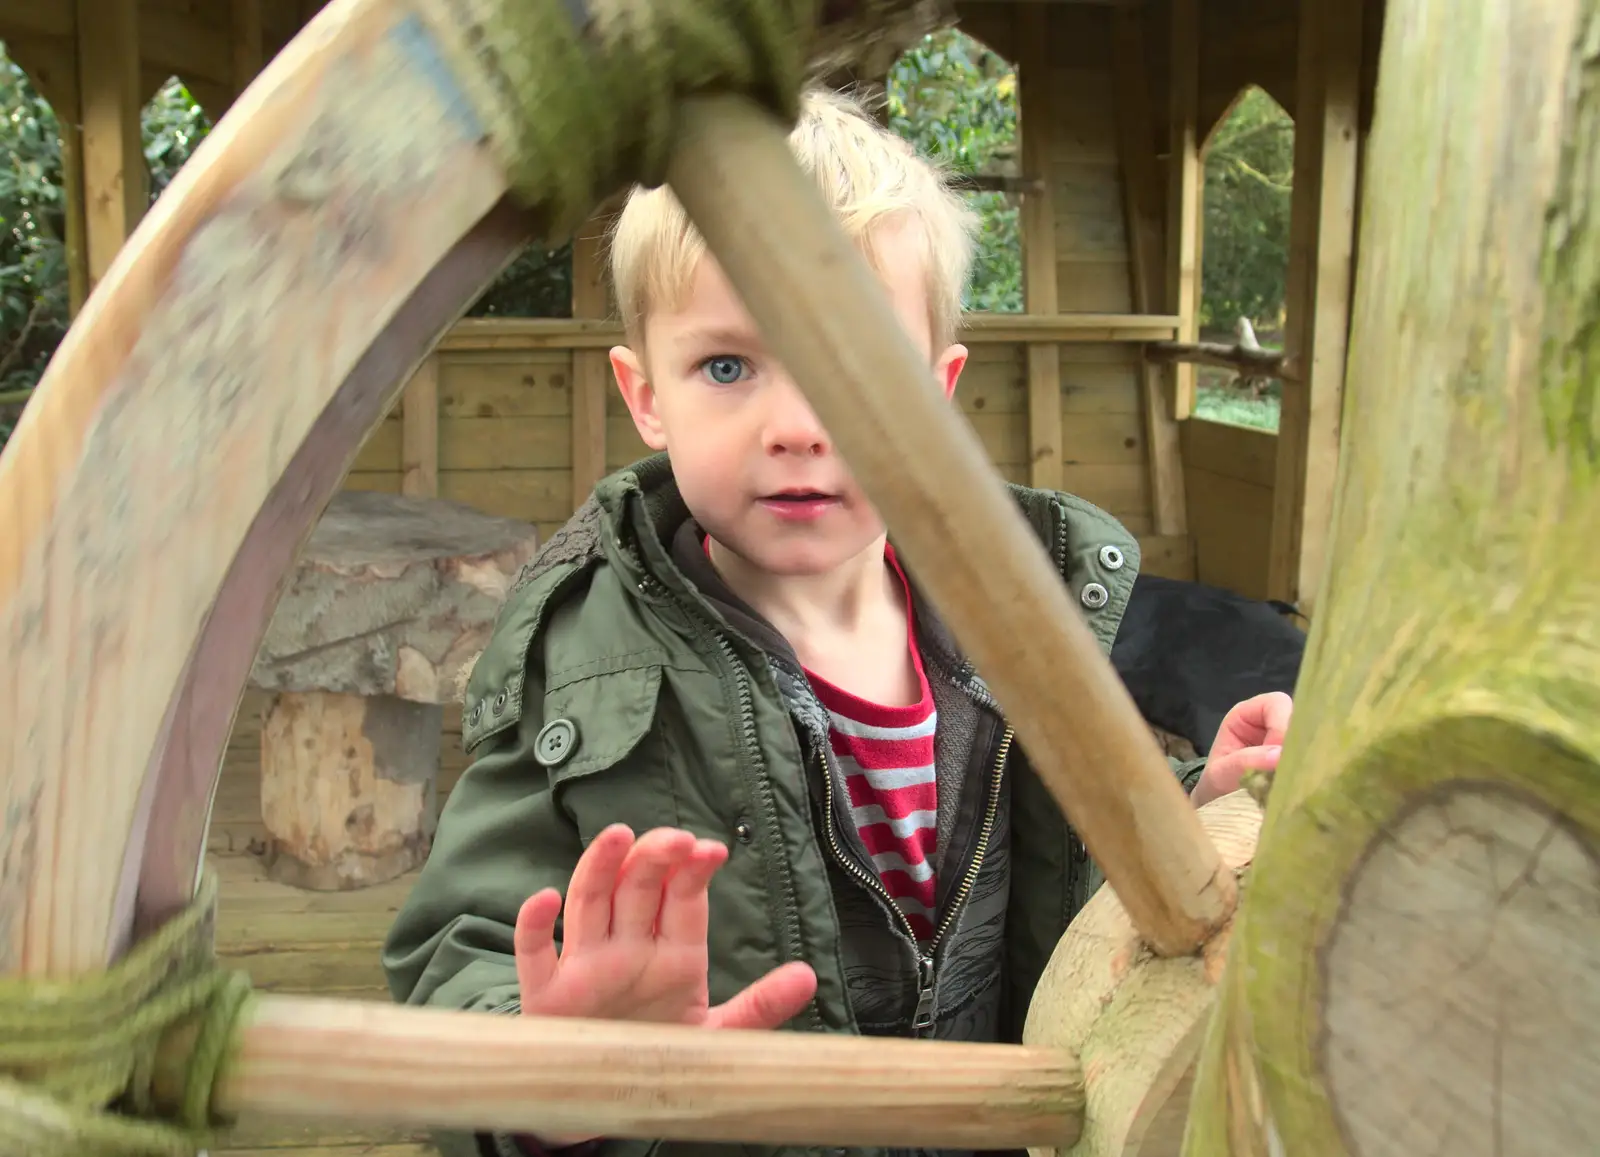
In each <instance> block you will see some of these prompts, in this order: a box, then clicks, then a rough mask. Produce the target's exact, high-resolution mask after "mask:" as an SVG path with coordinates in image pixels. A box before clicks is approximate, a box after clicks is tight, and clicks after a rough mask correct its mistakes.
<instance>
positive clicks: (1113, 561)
mask: <svg viewBox="0 0 1600 1157" xmlns="http://www.w3.org/2000/svg"><path fill="white" fill-rule="evenodd" d="M1100 565H1101V566H1103V567H1105V568H1106V569H1107V570H1121V569H1122V552H1121V551H1120V550H1118V549H1117V548H1116V547H1114V546H1112V545H1111V544H1110V543H1107V544H1106V545H1105V546H1102V547H1101V548H1100Z"/></svg>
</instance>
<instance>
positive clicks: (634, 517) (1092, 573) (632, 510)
mask: <svg viewBox="0 0 1600 1157" xmlns="http://www.w3.org/2000/svg"><path fill="white" fill-rule="evenodd" d="M1006 488H1007V490H1008V491H1009V493H1010V494H1011V496H1012V498H1013V499H1014V500H1015V501H1016V502H1017V504H1018V506H1019V507H1020V509H1021V510H1022V513H1023V516H1024V517H1025V518H1026V519H1027V521H1028V525H1029V526H1030V527H1031V528H1032V529H1033V531H1034V533H1035V534H1036V535H1037V536H1038V538H1039V540H1040V543H1041V545H1043V546H1044V548H1045V550H1046V552H1047V553H1048V555H1049V557H1050V559H1051V561H1052V562H1053V563H1054V564H1055V567H1056V570H1057V571H1058V573H1060V574H1061V576H1062V578H1063V580H1064V581H1065V583H1066V585H1067V589H1068V592H1069V594H1070V595H1071V597H1072V598H1073V599H1074V600H1075V601H1077V602H1078V603H1079V605H1080V606H1081V607H1082V608H1083V609H1084V611H1085V614H1086V616H1087V621H1088V624H1089V627H1090V629H1091V630H1092V631H1093V632H1094V634H1095V637H1096V639H1097V640H1098V641H1099V642H1100V644H1101V646H1102V647H1103V648H1104V649H1105V650H1107V651H1109V650H1110V648H1111V644H1112V642H1113V641H1114V640H1115V638H1116V634H1117V628H1118V625H1119V624H1120V623H1121V619H1122V613H1123V611H1124V609H1125V608H1126V607H1127V603H1128V598H1129V596H1130V595H1131V594H1132V591H1133V581H1134V578H1135V576H1136V575H1137V574H1138V570H1139V561H1140V556H1139V544H1138V540H1137V539H1135V538H1134V537H1133V536H1132V535H1131V534H1129V533H1128V531H1127V530H1126V528H1124V527H1123V526H1122V524H1121V523H1120V522H1118V521H1117V520H1116V519H1115V518H1113V517H1112V516H1111V515H1110V514H1108V513H1106V512H1105V511H1103V510H1100V509H1099V508H1098V507H1095V506H1094V505H1092V504H1091V503H1088V502H1085V501H1084V500H1083V499H1081V498H1077V497H1075V496H1073V495H1069V494H1061V493H1059V492H1056V491H1051V490H1041V489H1035V488H1032V487H1026V486H1019V485H1017V484H1015V483H1007V484H1006ZM595 501H596V502H597V504H598V505H599V507H600V518H601V523H602V528H603V533H602V534H601V536H600V537H601V541H600V549H601V550H602V552H603V553H604V555H605V557H606V559H607V561H608V562H610V563H611V565H612V566H614V567H616V568H617V569H618V570H619V571H620V572H622V573H623V574H625V575H626V576H627V579H628V581H629V583H630V584H631V585H632V586H633V587H634V588H635V589H636V590H638V591H639V592H640V593H641V594H648V593H649V592H651V591H652V590H661V589H663V588H665V589H668V590H672V591H674V592H676V593H677V594H679V595H680V596H687V597H690V598H692V599H694V600H695V601H697V602H698V603H700V604H701V605H702V607H704V608H705V609H706V610H712V608H711V607H710V606H709V604H708V603H707V601H706V600H705V598H704V597H703V595H702V594H701V593H700V592H699V591H698V589H697V588H696V585H695V584H694V583H693V582H692V581H691V580H690V579H689V578H688V576H686V575H685V574H684V573H683V571H682V569H681V568H680V567H679V566H678V565H677V564H676V563H675V562H674V561H673V558H672V542H673V539H674V537H675V536H676V535H677V534H678V532H679V531H680V529H681V528H682V527H683V526H684V524H685V523H686V522H687V521H688V520H689V518H690V514H689V509H688V507H687V506H686V505H685V504H684V501H683V498H682V495H681V494H680V493H679V491H678V486H677V482H676V480H675V479H674V477H673V474H672V467H671V464H670V462H669V461H668V458H667V455H666V454H665V453H660V454H653V455H651V456H649V457H647V458H643V459H641V460H639V461H638V462H635V463H633V464H632V465H630V466H627V467H624V468H623V469H621V470H618V471H616V472H615V473H613V474H611V475H609V476H607V477H606V478H604V479H602V480H601V482H600V483H599V484H598V485H597V486H596V488H595ZM890 540H891V542H892V541H893V535H892V534H891V536H890ZM906 573H907V578H908V580H909V581H910V583H911V587H912V593H913V596H914V598H915V599H916V603H917V613H918V616H919V620H920V621H921V622H922V623H923V624H925V628H926V633H927V637H928V641H929V642H930V644H932V645H934V646H937V647H939V648H940V649H941V650H943V651H944V652H945V653H946V655H947V656H948V657H949V658H951V659H952V660H955V661H959V655H960V649H959V648H958V647H957V646H956V643H955V640H954V638H953V636H952V635H951V634H950V632H949V630H948V628H947V627H946V626H945V625H944V623H943V621H942V619H941V618H940V616H939V615H938V613H937V611H936V610H935V609H934V607H933V605H932V603H931V602H930V601H929V600H928V598H927V596H926V593H925V592H924V591H923V590H922V588H921V586H920V584H919V583H918V582H917V577H916V574H915V572H914V570H913V569H912V568H911V567H910V566H907V568H906ZM713 613H717V612H716V611H714V610H713ZM719 617H720V616H719Z"/></svg>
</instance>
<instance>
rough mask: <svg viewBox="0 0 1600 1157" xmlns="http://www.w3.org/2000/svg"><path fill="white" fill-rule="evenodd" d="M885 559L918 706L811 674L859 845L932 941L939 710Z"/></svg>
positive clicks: (915, 927) (922, 936) (921, 934)
mask: <svg viewBox="0 0 1600 1157" xmlns="http://www.w3.org/2000/svg"><path fill="white" fill-rule="evenodd" d="M886 558H887V560H888V562H889V564H890V565H891V566H892V567H894V570H895V573H896V574H897V575H898V576H899V578H900V582H901V586H902V587H903V588H904V589H905V592H906V624H907V636H908V638H907V645H908V646H909V647H910V650H911V660H912V664H913V665H914V666H915V668H916V672H917V684H918V686H919V687H920V688H921V694H920V696H919V698H918V700H917V702H916V703H914V704H911V705H910V706H884V705H882V704H879V703H871V702H868V701H867V700H865V699H862V698H860V697H858V696H855V695H852V694H851V693H850V692H848V691H845V690H844V689H843V688H840V687H837V686H835V685H834V684H832V683H830V682H828V681H827V680H826V679H824V678H822V677H821V676H820V675H818V674H816V673H815V672H813V671H807V672H806V675H807V677H808V678H809V679H810V682H811V686H812V688H813V689H814V690H815V691H816V694H817V698H818V699H819V700H820V701H821V703H822V706H823V707H824V708H826V709H827V712H828V719H829V728H828V732H829V734H828V738H829V740H830V742H831V746H832V748H833V760H834V762H835V763H836V764H837V765H838V767H839V771H840V772H841V773H842V774H843V776H844V781H845V786H846V789H847V790H848V792H849V795H850V814H851V816H852V818H853V819H854V820H855V825H856V830H857V831H858V832H859V833H860V835H861V842H862V843H863V844H864V845H865V846H866V849H867V852H868V854H869V855H871V857H872V863H873V866H874V867H875V868H876V869H877V872H878V877H879V879H880V880H882V881H883V885H884V887H885V889H887V890H888V893H889V895H890V896H891V897H892V898H893V900H894V902H895V905H896V906H897V907H898V908H899V909H900V910H901V911H902V912H904V913H905V916H906V920H907V922H908V923H909V924H910V926H911V929H912V931H913V932H915V933H916V936H917V939H918V940H921V941H927V940H929V939H931V938H932V937H933V930H934V923H935V919H936V914H935V910H934V885H935V879H934V872H933V853H934V849H935V845H936V841H937V839H938V831H939V798H938V789H937V784H936V782H935V779H934V742H933V740H934V731H935V728H936V727H937V725H938V712H937V711H936V710H935V708H934V703H933V692H932V690H931V689H930V688H929V686H928V676H927V674H926V672H924V670H923V667H922V655H921V653H920V652H919V651H918V649H917V639H916V629H915V624H914V621H913V618H912V613H913V612H912V603H911V590H910V587H909V585H908V584H907V583H906V581H905V574H904V573H903V572H902V571H901V569H900V564H899V561H898V560H897V559H896V558H895V557H894V551H893V550H892V549H889V550H887V551H886Z"/></svg>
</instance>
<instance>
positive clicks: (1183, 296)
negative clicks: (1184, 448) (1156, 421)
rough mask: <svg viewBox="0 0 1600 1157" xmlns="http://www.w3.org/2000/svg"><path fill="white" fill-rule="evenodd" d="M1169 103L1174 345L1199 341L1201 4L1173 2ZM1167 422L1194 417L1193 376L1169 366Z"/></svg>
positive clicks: (1169, 287) (1169, 296)
mask: <svg viewBox="0 0 1600 1157" xmlns="http://www.w3.org/2000/svg"><path fill="white" fill-rule="evenodd" d="M1169 40H1170V43H1171V64H1170V68H1169V72H1168V83H1169V84H1170V85H1171V101H1170V103H1169V116H1168V122H1167V129H1168V140H1167V276H1166V284H1165V286H1164V289H1165V292H1166V302H1167V312H1168V313H1170V314H1173V315H1175V316H1176V317H1177V318H1178V338H1177V340H1178V341H1182V342H1192V341H1194V340H1195V339H1196V338H1198V337H1199V324H1198V321H1199V316H1198V315H1199V305H1200V192H1201V189H1200V176H1201V173H1200V139H1199V131H1200V130H1199V119H1200V111H1199V109H1200V0H1172V24H1171V36H1170V37H1169ZM1168 380H1169V381H1170V382H1171V383H1172V416H1173V417H1174V418H1175V419H1176V420H1178V421H1180V422H1181V421H1183V420H1184V419H1185V418H1187V417H1189V416H1190V415H1191V414H1193V413H1194V397H1195V370H1194V366H1192V365H1189V364H1187V363H1184V362H1174V363H1173V364H1172V368H1171V369H1170V370H1169V371H1168Z"/></svg>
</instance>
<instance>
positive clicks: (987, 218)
mask: <svg viewBox="0 0 1600 1157" xmlns="http://www.w3.org/2000/svg"><path fill="white" fill-rule="evenodd" d="M886 87H887V106H888V107H887V112H888V123H889V127H890V128H891V129H893V130H894V131H895V132H896V133H897V134H899V135H900V136H901V137H903V138H905V139H906V140H908V141H910V142H911V143H912V144H913V145H915V146H916V148H917V150H918V151H919V152H921V153H922V154H923V155H924V156H927V157H931V158H933V159H935V160H936V161H938V162H939V163H940V164H942V165H944V166H945V167H947V168H948V169H950V170H951V171H952V172H956V173H960V174H962V175H964V176H972V175H974V174H977V173H980V172H983V171H985V170H992V169H994V168H996V167H998V166H999V165H1000V164H1001V163H1003V162H1005V161H1007V160H1009V159H1011V157H1012V156H1014V154H1015V151H1016V144H1017V75H1016V70H1015V69H1013V68H1012V67H1011V65H1010V64H1009V63H1007V62H1006V60H1005V59H1004V58H1003V57H1001V56H998V55H997V54H995V53H994V52H991V51H990V50H989V49H987V48H985V47H984V46H983V45H982V44H980V43H979V42H978V41H976V40H974V39H972V38H971V37H970V36H967V35H966V34H965V33H962V32H960V31H959V30H957V29H946V30H944V31H941V32H936V33H933V34H932V35H930V36H927V37H925V38H924V39H923V40H922V42H921V43H920V44H918V45H916V46H915V47H913V48H911V49H909V50H908V51H907V52H905V53H904V54H902V55H901V57H900V59H899V60H898V61H896V62H895V65H894V68H893V69H891V70H890V73H889V77H888V84H887V86H886ZM964 196H966V197H967V198H968V200H969V202H970V204H971V205H972V207H973V209H974V210H976V212H977V213H978V221H979V227H978V238H977V253H976V255H975V257H974V260H973V269H972V278H971V280H970V282H969V283H968V285H967V290H966V306H967V308H968V309H974V310H993V311H1003V312H1011V313H1015V312H1019V311H1021V309H1022V239H1021V232H1020V228H1019V224H1018V220H1017V206H1016V204H1015V202H1014V201H1012V200H1011V199H1010V198H1008V197H1006V196H1005V194H1002V193H966V194H964Z"/></svg>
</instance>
